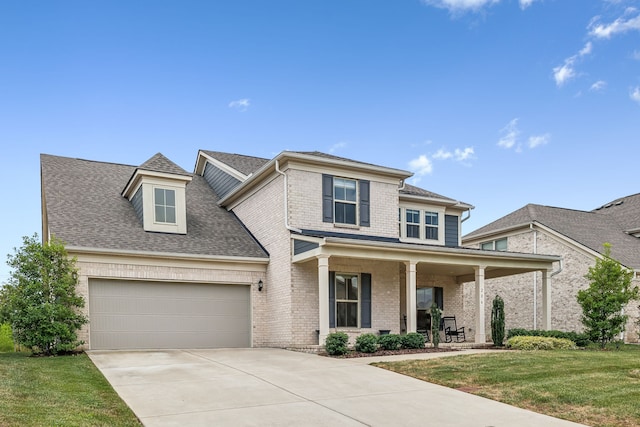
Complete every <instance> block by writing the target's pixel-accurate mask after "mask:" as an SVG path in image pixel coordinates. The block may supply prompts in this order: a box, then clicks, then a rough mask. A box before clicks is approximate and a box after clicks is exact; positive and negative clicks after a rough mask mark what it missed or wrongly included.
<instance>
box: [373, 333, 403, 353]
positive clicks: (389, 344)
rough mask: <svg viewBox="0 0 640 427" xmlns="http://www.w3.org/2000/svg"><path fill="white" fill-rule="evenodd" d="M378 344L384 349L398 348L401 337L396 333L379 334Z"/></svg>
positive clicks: (400, 343) (400, 344)
mask: <svg viewBox="0 0 640 427" xmlns="http://www.w3.org/2000/svg"><path fill="white" fill-rule="evenodd" d="M378 344H380V347H382V348H383V349H385V350H398V349H399V348H400V346H402V337H401V336H400V335H398V334H388V335H380V336H379V337H378Z"/></svg>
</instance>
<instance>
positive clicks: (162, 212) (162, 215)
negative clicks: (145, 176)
mask: <svg viewBox="0 0 640 427" xmlns="http://www.w3.org/2000/svg"><path fill="white" fill-rule="evenodd" d="M153 196H154V205H155V215H156V217H155V221H156V222H161V223H169V224H175V223H176V191H175V190H169V189H166V188H155V189H154V191H153Z"/></svg>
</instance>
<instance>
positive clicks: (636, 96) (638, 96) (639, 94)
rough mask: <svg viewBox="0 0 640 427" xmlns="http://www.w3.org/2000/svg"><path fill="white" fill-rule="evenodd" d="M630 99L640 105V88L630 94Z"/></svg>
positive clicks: (637, 87)
mask: <svg viewBox="0 0 640 427" xmlns="http://www.w3.org/2000/svg"><path fill="white" fill-rule="evenodd" d="M629 97H630V98H631V99H632V100H634V101H636V102H637V103H638V104H640V86H636V87H635V88H634V89H632V90H631V92H630V93H629Z"/></svg>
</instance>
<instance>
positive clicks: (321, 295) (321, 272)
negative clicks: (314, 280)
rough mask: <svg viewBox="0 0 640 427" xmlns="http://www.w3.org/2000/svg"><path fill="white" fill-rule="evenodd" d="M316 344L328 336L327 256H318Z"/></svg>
mask: <svg viewBox="0 0 640 427" xmlns="http://www.w3.org/2000/svg"><path fill="white" fill-rule="evenodd" d="M318 313H319V314H318V321H319V322H318V323H319V328H318V330H319V331H320V332H319V334H318V344H319V345H322V344H323V343H324V340H325V338H327V335H329V256H328V255H321V256H318Z"/></svg>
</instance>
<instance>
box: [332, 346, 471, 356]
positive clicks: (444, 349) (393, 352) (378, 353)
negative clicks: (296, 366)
mask: <svg viewBox="0 0 640 427" xmlns="http://www.w3.org/2000/svg"><path fill="white" fill-rule="evenodd" d="M450 351H460V349H457V348H450V347H439V348H434V347H425V348H405V349H401V350H378V351H376V352H375V353H361V352H358V351H350V352H349V353H347V354H343V355H342V356H329V355H328V354H326V353H321V354H322V355H323V356H328V357H335V358H337V359H351V358H354V357H374V356H395V355H397V354H418V353H443V352H450Z"/></svg>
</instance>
